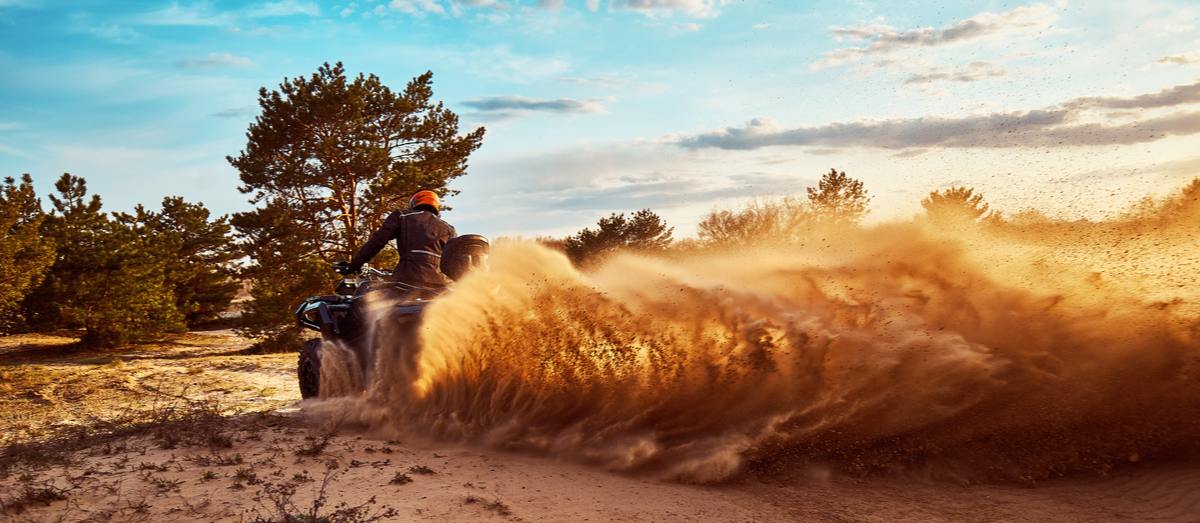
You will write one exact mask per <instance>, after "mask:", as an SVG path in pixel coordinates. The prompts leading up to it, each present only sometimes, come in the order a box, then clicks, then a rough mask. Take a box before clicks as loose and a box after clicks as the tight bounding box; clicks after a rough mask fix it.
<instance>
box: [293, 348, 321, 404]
mask: <svg viewBox="0 0 1200 523" xmlns="http://www.w3.org/2000/svg"><path fill="white" fill-rule="evenodd" d="M296 377H297V378H299V380H300V397H301V398H304V399H308V398H315V397H317V396H319V395H320V393H321V340H308V341H306V342H304V345H301V346H300V361H299V362H297V364H296Z"/></svg>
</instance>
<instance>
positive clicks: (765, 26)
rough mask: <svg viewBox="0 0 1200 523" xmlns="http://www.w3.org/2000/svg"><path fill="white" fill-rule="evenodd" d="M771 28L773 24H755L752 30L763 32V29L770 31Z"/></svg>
mask: <svg viewBox="0 0 1200 523" xmlns="http://www.w3.org/2000/svg"><path fill="white" fill-rule="evenodd" d="M770 27H771V24H766V23H763V24H754V25H752V26H750V28H751V29H753V30H755V31H762V30H763V29H769V28H770Z"/></svg>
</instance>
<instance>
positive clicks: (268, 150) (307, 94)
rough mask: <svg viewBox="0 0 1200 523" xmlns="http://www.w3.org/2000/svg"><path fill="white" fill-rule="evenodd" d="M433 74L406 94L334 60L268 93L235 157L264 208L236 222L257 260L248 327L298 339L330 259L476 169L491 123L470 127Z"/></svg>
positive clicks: (262, 94)
mask: <svg viewBox="0 0 1200 523" xmlns="http://www.w3.org/2000/svg"><path fill="white" fill-rule="evenodd" d="M432 82H433V74H432V73H429V72H426V73H425V74H422V75H420V76H418V77H416V78H414V79H413V80H412V81H410V82H409V83H408V85H407V86H405V88H404V90H403V91H402V92H399V93H397V92H393V91H392V90H391V89H389V88H388V87H387V86H386V85H384V84H383V83H382V82H381V81H380V79H379V78H378V77H377V76H375V75H369V76H364V75H361V74H360V75H358V76H357V77H354V78H347V76H346V73H345V69H344V68H343V66H342V64H341V63H338V64H336V65H333V66H330V65H329V64H328V63H327V64H324V65H323V66H321V67H320V68H318V70H317V72H316V73H314V74H313V75H312V76H311V77H309V78H304V77H297V78H293V79H285V80H284V81H283V83H282V84H280V86H279V89H278V90H275V91H268V90H267V89H266V88H263V89H261V90H260V91H259V100H258V102H259V106H260V108H261V111H262V112H261V114H260V115H259V117H258V118H257V120H256V121H255V123H253V124H251V126H250V129H249V131H248V132H247V143H246V148H245V149H244V150H243V151H241V153H240V154H239V155H238V156H237V157H229V158H228V160H229V162H230V164H232V165H233V166H234V167H235V168H237V170H238V173H239V176H240V177H241V181H242V184H243V185H242V186H241V187H240V190H241V191H242V192H243V193H245V194H249V195H250V201H251V203H254V204H256V205H257V206H258V208H257V209H255V210H253V211H250V212H246V213H240V214H238V215H235V216H234V218H233V220H232V223H233V226H234V227H235V228H236V229H237V232H238V237H239V240H240V244H241V246H242V247H243V249H244V253H245V254H246V255H247V256H248V257H249V258H250V259H251V261H252V263H251V264H250V265H249V266H248V267H247V268H246V271H245V274H244V276H245V277H246V278H248V279H249V280H250V282H251V294H252V297H253V299H254V300H255V303H254V304H253V305H251V306H250V308H249V309H248V310H247V313H246V315H245V316H244V318H243V324H244V325H243V331H244V332H246V333H248V334H257V335H264V336H267V337H269V338H271V340H268V341H280V342H283V341H288V340H289V339H290V338H291V337H292V336H291V335H286V336H285V334H288V333H291V334H295V333H296V332H295V331H294V330H290V329H289V328H288V326H289V325H290V324H291V323H292V319H291V308H292V307H294V306H295V305H296V304H297V303H298V302H299V301H300V300H302V299H303V298H304V297H305V296H307V295H311V294H316V293H319V292H322V291H324V290H325V289H324V288H325V287H326V286H327V285H328V284H329V279H328V276H329V275H331V273H330V272H329V271H328V267H329V264H330V263H331V262H333V261H336V260H345V259H349V258H350V256H351V255H353V253H354V252H356V251H357V250H358V247H359V245H360V244H361V243H362V241H364V239H365V237H366V236H367V235H368V234H370V232H371V231H372V230H373V229H374V228H376V227H378V226H379V224H380V223H382V221H383V218H384V217H386V215H387V214H388V213H389V212H391V211H393V210H396V209H398V208H402V206H403V205H404V204H405V203H406V202H407V198H408V197H409V196H410V195H411V194H412V193H414V192H416V191H417V190H420V189H430V190H434V191H436V192H438V193H439V194H441V195H446V194H452V193H453V192H454V191H452V190H450V189H449V188H447V184H448V183H449V182H450V181H451V180H453V179H454V178H457V177H459V176H462V175H463V174H465V172H466V168H467V158H468V157H469V156H470V154H471V153H472V152H473V151H474V150H475V149H477V148H479V145H480V143H481V142H482V140H483V134H484V129H483V128H479V129H476V130H474V131H472V132H470V133H468V134H465V135H459V133H458V116H457V115H455V114H454V113H453V112H451V111H450V110H449V109H446V108H445V107H443V105H442V103H441V102H434V101H433V100H432V97H433V86H432ZM281 230H282V231H288V233H289V235H287V236H281V234H280V232H279V231H281ZM266 307H272V308H274V309H272V310H267V309H266ZM285 338H286V339H285Z"/></svg>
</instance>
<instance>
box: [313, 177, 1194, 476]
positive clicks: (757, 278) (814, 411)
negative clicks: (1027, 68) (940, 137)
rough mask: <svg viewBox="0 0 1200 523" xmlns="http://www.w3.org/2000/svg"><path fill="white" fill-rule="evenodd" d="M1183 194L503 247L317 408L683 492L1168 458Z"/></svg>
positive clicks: (1182, 369)
mask: <svg viewBox="0 0 1200 523" xmlns="http://www.w3.org/2000/svg"><path fill="white" fill-rule="evenodd" d="M1198 188H1200V185H1198ZM1196 192H1197V193H1200V191H1196ZM1190 205H1191V206H1190V207H1186V208H1183V207H1179V206H1176V207H1177V208H1173V209H1175V210H1174V211H1171V212H1177V213H1183V214H1182V216H1166V214H1167V211H1166V210H1164V209H1167V206H1166V205H1163V206H1159V207H1155V208H1154V209H1151V210H1143V211H1139V212H1140V214H1139V212H1132V213H1130V214H1129V215H1127V216H1125V217H1123V218H1121V219H1118V220H1112V221H1109V222H1099V223H1096V222H1059V221H1053V220H1049V219H1031V218H1028V217H1027V218H1025V219H1024V220H1023V221H1022V220H1015V221H1010V222H1006V223H1005V224H1003V225H994V224H993V225H984V224H977V223H949V224H946V223H943V224H939V225H936V226H935V225H933V224H929V223H924V222H922V221H920V220H916V221H912V222H905V223H891V224H884V225H879V226H875V227H869V228H845V229H839V230H835V229H825V230H817V231H814V232H813V234H811V235H810V236H809V240H808V241H805V242H802V243H799V244H798V243H792V244H790V245H772V244H771V243H770V242H769V241H766V239H764V241H761V242H758V243H757V244H755V245H749V246H741V247H738V248H736V249H735V248H730V249H725V250H722V249H717V248H703V249H701V248H693V249H686V248H684V249H679V250H677V251H674V252H672V253H670V254H666V255H658V256H643V255H636V254H623V255H618V256H615V257H613V258H611V259H610V260H608V261H607V262H605V263H603V264H602V265H599V266H597V267H595V268H592V269H589V270H587V271H583V272H581V271H579V270H576V269H575V268H574V267H572V265H571V264H570V263H569V262H568V260H567V259H566V258H565V257H564V256H562V255H561V254H559V253H557V252H554V251H552V250H549V249H547V248H544V247H542V246H540V245H538V244H536V243H534V242H528V241H519V240H510V241H499V242H497V243H496V245H495V247H494V249H493V255H492V263H491V270H490V271H488V272H476V273H473V274H471V275H469V276H468V277H467V278H465V279H464V280H462V281H461V282H459V283H458V284H457V285H456V286H455V287H454V288H453V289H452V290H451V291H450V292H448V293H447V294H446V295H445V296H444V297H443V298H441V299H439V300H438V301H437V302H436V303H434V304H432V305H431V306H430V307H429V308H428V309H427V311H426V313H425V318H424V321H423V323H422V325H421V327H420V329H419V332H417V333H416V334H413V335H414V336H417V337H419V344H418V343H416V342H417V340H415V339H407V340H405V339H402V338H403V336H402V334H397V333H395V332H392V333H385V332H377V333H374V335H375V337H376V339H377V340H379V341H378V347H377V355H376V356H375V357H377V358H378V360H377V361H378V364H377V366H376V369H375V371H374V374H373V375H372V376H369V377H368V376H362V377H360V378H359V379H362V380H365V381H363V383H367V382H369V383H370V386H369V387H368V390H367V392H366V393H364V394H361V395H355V396H352V397H347V398H331V399H327V400H322V401H319V402H315V403H314V404H312V405H309V406H308V409H309V411H310V412H313V413H314V414H316V415H321V416H326V417H334V416H336V417H337V418H338V419H339V420H341V421H343V422H346V421H349V422H355V423H359V424H363V425H365V426H367V427H369V428H371V429H374V430H376V431H379V432H382V433H388V434H397V435H407V436H412V437H423V438H430V439H434V440H437V441H454V442H462V443H467V444H475V445H484V446H489V447H493V448H501V449H507V450H514V451H525V452H534V453H538V454H542V455H550V456H556V457H562V458H565V459H572V460H577V461H583V462H587V463H594V464H597V465H600V466H603V467H606V468H609V469H613V470H619V471H627V472H633V473H645V474H649V475H654V476H657V477H663V478H669V479H676V480H681V481H697V482H711V481H721V480H727V479H730V478H735V477H738V476H740V475H743V474H747V473H752V474H768V475H770V474H787V473H789V471H793V470H798V469H799V468H803V466H806V465H813V464H820V465H821V466H831V467H833V468H836V469H841V470H847V471H852V472H879V471H895V470H904V471H922V472H925V473H929V474H931V475H936V476H940V477H949V478H961V479H967V480H972V479H984V478H1007V479H1024V480H1032V479H1039V478H1045V477H1051V476H1055V475H1060V474H1065V473H1071V472H1079V471H1084V472H1104V471H1107V470H1109V469H1110V468H1111V467H1113V466H1117V465H1120V464H1122V463H1129V462H1137V461H1143V460H1153V459H1159V460H1172V459H1178V458H1181V457H1184V456H1187V455H1194V454H1195V453H1196V451H1197V450H1200V443H1198V442H1200V419H1198V417H1197V416H1196V413H1197V412H1200V309H1198V308H1197V304H1198V303H1200V282H1198V281H1197V274H1198V273H1200V234H1197V233H1198V232H1200V231H1197V229H1198V228H1200V226H1198V225H1197V224H1200V212H1196V211H1197V210H1198V208H1200V206H1198V205H1196V204H1195V202H1192V204H1190ZM1179 209H1183V210H1179ZM381 328H383V327H381ZM385 330H386V329H385ZM394 330H396V331H399V332H401V333H402V332H406V331H404V330H403V329H394ZM418 345H419V346H420V349H419V350H406V349H403V347H416V346H418ZM324 369H326V370H328V371H330V372H334V371H338V369H341V370H340V372H342V373H343V374H346V373H351V371H349V370H346V368H345V367H344V366H338V365H325V366H324ZM325 379H326V378H325V377H323V378H322V380H323V383H324V382H325Z"/></svg>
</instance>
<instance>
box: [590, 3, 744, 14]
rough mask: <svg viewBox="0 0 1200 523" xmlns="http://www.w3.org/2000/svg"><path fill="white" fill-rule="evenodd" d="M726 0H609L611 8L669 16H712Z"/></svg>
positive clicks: (717, 12)
mask: <svg viewBox="0 0 1200 523" xmlns="http://www.w3.org/2000/svg"><path fill="white" fill-rule="evenodd" d="M726 3H727V0H611V1H610V2H609V4H608V5H609V7H610V8H612V9H618V10H619V9H628V10H630V11H638V12H640V13H642V14H644V15H646V16H664V15H665V16H669V15H672V14H674V13H683V14H685V15H687V16H692V17H696V18H714V17H716V16H717V15H719V14H720V12H719V10H718V8H719V7H721V6H723V5H725V4H726Z"/></svg>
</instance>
